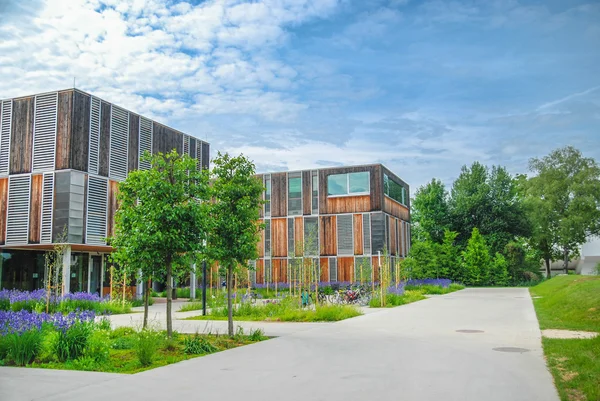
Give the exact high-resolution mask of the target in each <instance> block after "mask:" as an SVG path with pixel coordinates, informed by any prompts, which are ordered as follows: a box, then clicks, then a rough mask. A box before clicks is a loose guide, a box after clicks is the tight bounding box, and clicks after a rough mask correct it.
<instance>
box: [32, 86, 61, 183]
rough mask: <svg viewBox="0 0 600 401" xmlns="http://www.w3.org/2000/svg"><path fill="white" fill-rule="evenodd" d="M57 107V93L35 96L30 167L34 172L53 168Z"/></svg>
mask: <svg viewBox="0 0 600 401" xmlns="http://www.w3.org/2000/svg"><path fill="white" fill-rule="evenodd" d="M57 109H58V93H56V92H54V93H49V94H46V95H38V96H35V113H34V114H35V117H34V123H33V168H32V170H33V171H35V172H38V171H52V170H54V164H55V161H56V155H55V153H56V152H55V150H56V122H57V121H56V116H57Z"/></svg>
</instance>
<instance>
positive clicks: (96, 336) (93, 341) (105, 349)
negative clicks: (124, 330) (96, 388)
mask: <svg viewBox="0 0 600 401" xmlns="http://www.w3.org/2000/svg"><path fill="white" fill-rule="evenodd" d="M110 346H111V344H110V336H109V334H108V331H106V330H93V331H92V333H91V334H90V335H89V337H88V339H87V343H86V345H85V349H84V351H83V357H84V358H89V359H92V360H93V361H94V362H96V363H103V362H106V361H108V358H109V356H110Z"/></svg>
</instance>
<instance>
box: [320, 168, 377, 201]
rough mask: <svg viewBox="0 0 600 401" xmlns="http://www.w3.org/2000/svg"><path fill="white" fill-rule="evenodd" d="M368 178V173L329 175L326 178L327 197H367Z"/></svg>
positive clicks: (368, 189)
mask: <svg viewBox="0 0 600 401" xmlns="http://www.w3.org/2000/svg"><path fill="white" fill-rule="evenodd" d="M369 178H370V174H369V172H368V171H361V172H359V173H346V174H333V175H330V176H328V177H327V195H328V196H344V195H367V194H369V192H370V187H369V181H370V180H369Z"/></svg>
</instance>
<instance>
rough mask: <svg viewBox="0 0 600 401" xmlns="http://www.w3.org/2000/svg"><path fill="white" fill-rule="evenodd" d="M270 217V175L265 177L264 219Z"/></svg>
mask: <svg viewBox="0 0 600 401" xmlns="http://www.w3.org/2000/svg"><path fill="white" fill-rule="evenodd" d="M269 216H271V175H270V174H267V175H265V217H269Z"/></svg>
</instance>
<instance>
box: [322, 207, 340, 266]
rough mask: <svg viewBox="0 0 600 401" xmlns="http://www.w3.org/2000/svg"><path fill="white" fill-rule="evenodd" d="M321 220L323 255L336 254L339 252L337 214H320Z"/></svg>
mask: <svg viewBox="0 0 600 401" xmlns="http://www.w3.org/2000/svg"><path fill="white" fill-rule="evenodd" d="M319 220H320V224H319V240H320V245H321V256H335V255H336V254H337V235H336V216H320V217H319Z"/></svg>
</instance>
